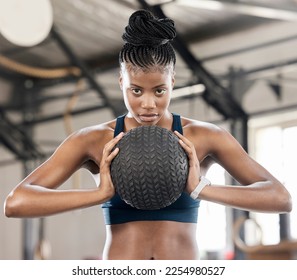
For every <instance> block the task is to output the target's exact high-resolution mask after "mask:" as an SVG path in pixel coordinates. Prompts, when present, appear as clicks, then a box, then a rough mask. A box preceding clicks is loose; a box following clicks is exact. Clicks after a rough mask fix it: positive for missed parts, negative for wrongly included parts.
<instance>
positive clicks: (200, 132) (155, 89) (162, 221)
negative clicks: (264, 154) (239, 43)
mask: <svg viewBox="0 0 297 280" xmlns="http://www.w3.org/2000/svg"><path fill="white" fill-rule="evenodd" d="M175 35H176V31H175V28H174V23H173V21H172V20H170V19H168V18H166V19H157V18H155V17H154V16H153V15H152V14H151V13H149V12H148V11H143V10H141V11H137V12H135V13H133V14H132V15H131V17H130V19H129V25H128V26H127V27H126V29H125V33H124V35H123V39H124V41H125V44H124V46H123V48H122V50H121V52H120V55H119V59H120V67H121V71H120V78H119V84H120V87H121V90H122V92H123V96H124V102H125V105H126V107H127V110H128V113H127V114H126V115H125V116H122V117H119V118H118V119H117V120H112V121H110V122H107V123H103V124H100V125H96V126H92V127H88V128H85V129H81V130H79V131H78V132H76V133H74V134H72V135H71V136H70V137H68V138H67V139H66V140H65V141H64V142H63V143H62V144H61V145H60V146H59V147H58V148H57V150H56V151H55V153H54V154H53V155H52V156H51V157H50V158H49V159H48V160H47V161H46V162H45V163H43V164H42V165H41V166H39V167H38V168H37V169H36V170H34V171H33V172H32V173H31V174H30V175H29V176H27V178H25V179H24V180H23V181H22V182H20V183H19V185H17V186H16V188H15V189H14V190H13V191H12V192H11V193H10V194H9V196H8V197H7V199H6V203H5V213H6V215H7V216H8V217H40V216H47V215H52V214H57V213H61V212H65V211H69V210H73V209H78V208H84V207H90V206H93V205H98V204H102V205H103V209H104V215H105V220H106V229H107V240H106V245H105V250H104V258H105V259H197V258H198V250H197V245H196V234H195V232H196V223H197V208H198V206H199V201H200V200H207V201H212V202H216V203H220V204H223V205H227V206H231V207H236V208H240V209H246V210H251V211H264V212H289V211H291V198H290V195H289V193H288V192H287V190H286V189H285V187H284V186H283V185H282V184H281V183H280V182H279V181H278V180H277V179H276V178H274V177H273V176H272V175H271V174H270V173H269V172H268V171H267V170H265V169H264V168H263V167H262V166H260V165H259V164H258V163H256V162H255V161H254V160H253V159H251V158H250V157H249V156H248V155H247V154H246V153H245V151H244V150H243V149H242V147H241V146H240V145H239V144H238V142H237V141H236V140H235V139H234V138H233V137H232V136H231V135H230V134H229V133H228V132H226V131H224V130H223V129H221V128H219V127H217V126H215V125H212V124H209V123H205V122H200V121H196V120H191V119H188V118H184V117H182V118H180V117H179V116H178V115H174V114H172V113H170V112H169V109H168V107H169V103H170V97H171V93H172V90H173V86H174V74H175V72H174V66H175V60H176V58H175V53H174V50H173V48H172V46H171V43H170V41H171V40H173V39H174V37H175ZM144 125H158V126H160V127H164V128H167V129H169V130H174V131H175V134H176V135H177V137H178V138H179V142H180V145H181V146H182V147H183V148H184V150H185V151H186V153H187V155H188V158H189V175H188V180H187V185H186V190H185V192H184V193H183V194H182V196H181V197H180V198H179V199H178V200H177V201H176V202H175V203H174V204H172V205H170V206H168V207H166V208H165V209H160V210H152V211H150V212H146V215H144V212H143V211H142V210H137V209H134V208H132V207H130V206H128V205H127V204H125V203H124V202H123V201H122V200H121V199H120V198H119V197H118V196H117V195H116V194H115V190H114V186H113V183H112V180H111V175H110V164H111V161H112V160H113V159H114V158H115V157H116V155H117V154H118V152H119V149H118V148H116V149H113V148H114V146H115V145H116V144H117V143H118V142H119V141H120V140H121V138H122V137H123V136H124V133H125V132H127V131H129V130H130V129H132V128H135V127H138V126H144ZM210 158H211V159H213V160H214V161H216V162H218V163H219V164H220V165H222V166H223V167H224V168H225V169H226V170H227V171H228V172H229V173H230V174H231V175H232V176H233V177H234V178H235V179H236V180H237V181H238V182H240V184H242V185H241V186H217V185H210V184H209V182H208V181H207V179H206V178H205V177H203V175H205V174H206V172H207V169H208V168H209V166H210V161H209V159H210ZM79 168H87V169H88V170H89V171H90V172H91V173H92V174H93V177H94V179H95V181H96V183H97V185H98V188H94V189H76V190H57V188H58V187H59V186H60V185H61V184H62V183H63V182H65V181H66V180H67V179H68V178H69V177H70V176H71V175H72V174H73V173H74V172H75V171H76V170H78V169H79ZM194 190H195V191H194ZM190 195H191V197H190ZM139 211H140V212H139Z"/></svg>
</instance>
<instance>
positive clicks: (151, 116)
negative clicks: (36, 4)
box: [139, 113, 159, 122]
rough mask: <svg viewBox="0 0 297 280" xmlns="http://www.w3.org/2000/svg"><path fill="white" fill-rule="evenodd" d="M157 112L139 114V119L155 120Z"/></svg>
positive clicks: (145, 120) (144, 120)
mask: <svg viewBox="0 0 297 280" xmlns="http://www.w3.org/2000/svg"><path fill="white" fill-rule="evenodd" d="M158 116H159V115H158V114H152V113H151V114H140V115H139V118H140V120H141V121H143V122H154V121H156V120H157V118H158Z"/></svg>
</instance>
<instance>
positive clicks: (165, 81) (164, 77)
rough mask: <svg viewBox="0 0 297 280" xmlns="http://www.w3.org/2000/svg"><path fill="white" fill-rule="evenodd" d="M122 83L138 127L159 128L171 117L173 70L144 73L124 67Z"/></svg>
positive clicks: (125, 99)
mask: <svg viewBox="0 0 297 280" xmlns="http://www.w3.org/2000/svg"><path fill="white" fill-rule="evenodd" d="M119 82H120V87H121V89H122V92H123V96H124V102H125V105H126V107H127V109H128V111H129V113H128V116H129V117H133V118H134V119H135V120H136V121H137V123H138V124H140V125H156V124H157V123H159V121H160V120H161V119H162V118H163V117H164V116H166V115H167V116H168V115H169V114H168V113H169V111H168V106H169V103H170V98H171V93H172V89H173V85H174V74H173V71H171V70H168V69H166V70H161V69H160V68H153V69H150V70H147V71H143V70H141V69H137V70H136V69H135V68H133V67H129V65H128V66H127V65H122V67H121V74H120V79H119ZM166 113H167V114H166Z"/></svg>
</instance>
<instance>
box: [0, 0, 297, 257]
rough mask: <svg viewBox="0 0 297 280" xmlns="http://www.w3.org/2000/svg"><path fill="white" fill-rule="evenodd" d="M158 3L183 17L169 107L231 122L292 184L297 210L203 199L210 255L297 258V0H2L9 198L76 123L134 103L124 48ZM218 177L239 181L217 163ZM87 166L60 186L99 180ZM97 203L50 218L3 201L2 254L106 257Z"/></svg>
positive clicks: (0, 66)
mask: <svg viewBox="0 0 297 280" xmlns="http://www.w3.org/2000/svg"><path fill="white" fill-rule="evenodd" d="M137 9H151V10H152V11H153V12H154V13H155V14H156V15H157V16H160V17H163V16H167V17H170V18H171V19H173V20H174V21H175V24H176V28H177V31H178V36H177V38H176V40H175V42H174V47H175V50H176V53H177V56H178V61H177V66H176V84H175V87H176V89H175V91H174V93H173V98H172V102H171V105H170V107H171V108H170V109H171V111H172V112H175V113H178V114H181V115H183V116H185V117H189V118H193V119H198V120H202V121H208V122H212V123H215V124H217V125H219V126H221V127H223V128H225V129H227V130H228V131H230V132H231V133H232V134H233V135H234V136H235V137H236V139H237V140H238V141H239V142H240V143H241V145H242V146H243V147H244V148H245V149H246V150H247V151H248V153H249V154H250V155H251V157H253V158H254V159H256V160H257V161H259V162H260V163H261V164H262V165H264V166H265V167H266V168H267V169H268V170H269V171H270V172H272V173H273V174H274V175H275V176H276V177H277V178H278V179H279V180H280V181H281V182H283V183H284V184H285V186H286V187H287V188H288V190H289V191H290V192H291V195H292V197H293V211H292V212H291V213H290V214H281V215H278V214H262V213H253V212H245V211H240V210H235V209H229V208H226V207H224V206H220V205H216V204H212V203H209V202H205V201H203V202H202V203H201V207H200V210H199V222H198V230H197V240H198V244H199V248H200V252H201V258H202V259H296V258H297V254H296V250H297V243H296V239H297V212H296V209H295V207H294V201H295V200H296V198H297V188H296V185H297V179H296V176H295V172H296V163H295V160H296V156H297V145H296V142H297V94H296V89H297V31H296V30H297V28H296V26H297V1H296V0H269V1H267V0H255V1H249V0H225V1H213V0H200V1H199V0H191V1H190V0H175V1H174V0H172V1H171V0H167V1H166V0H163V1H161V0H159V1H158V0H100V1H99V0H97V1H96V0H84V1H83V0H72V1H70V0H59V1H58V0H42V1H41V0H26V1H22V0H10V1H5V0H0V204H1V205H2V206H1V207H3V203H4V200H5V197H6V196H7V195H8V193H9V192H10V191H11V190H12V188H13V187H14V186H15V185H16V184H17V183H18V182H19V181H21V180H22V178H23V177H24V176H26V175H27V174H29V173H30V172H31V171H32V170H33V169H34V168H35V167H37V166H38V165H39V164H40V163H42V162H43V161H44V160H45V159H46V158H47V157H49V156H50V154H51V153H52V152H53V151H54V150H55V149H56V148H57V146H58V145H59V144H60V143H61V142H62V141H63V140H64V139H65V138H66V137H67V135H69V134H70V133H71V132H73V131H75V130H77V129H80V128H82V127H85V126H90V125H94V124H98V123H102V122H105V121H108V120H111V119H113V118H115V116H118V115H120V114H122V113H124V112H126V110H125V107H124V103H123V100H122V95H121V91H120V89H119V86H118V73H119V68H118V52H119V50H120V49H121V47H122V44H123V42H122V39H121V35H122V32H123V29H124V27H125V26H126V24H127V22H128V18H129V16H130V15H131V13H132V12H134V11H135V10H137ZM208 177H210V179H211V181H212V182H213V183H218V184H224V183H232V181H233V180H232V178H230V176H229V174H227V173H226V172H225V171H224V170H223V169H222V168H221V167H220V166H219V165H214V166H213V167H212V169H211V170H210V171H209V174H208ZM94 186H95V183H94V182H93V180H92V178H91V176H90V175H89V174H88V172H86V171H84V170H81V171H78V172H77V173H76V174H75V175H74V176H73V177H72V178H71V179H70V180H68V181H67V182H66V183H65V184H63V186H62V187H61V188H65V189H67V188H89V187H94ZM101 211H102V210H101V208H100V206H96V207H92V208H88V209H84V210H79V211H72V212H68V213H64V214H59V215H55V216H51V217H47V218H42V219H8V218H6V217H5V216H4V214H3V211H1V212H0V259H2V260H5V259H11V260H18V259H55V260H60V259H100V258H101V254H102V250H103V246H104V241H105V227H104V221H103V216H102V212H101Z"/></svg>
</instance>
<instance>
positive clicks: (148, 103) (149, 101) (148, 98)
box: [141, 94, 156, 109]
mask: <svg viewBox="0 0 297 280" xmlns="http://www.w3.org/2000/svg"><path fill="white" fill-rule="evenodd" d="M141 107H142V108H143V109H154V108H156V100H155V97H154V96H153V95H151V94H144V95H143V96H142V101H141Z"/></svg>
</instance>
